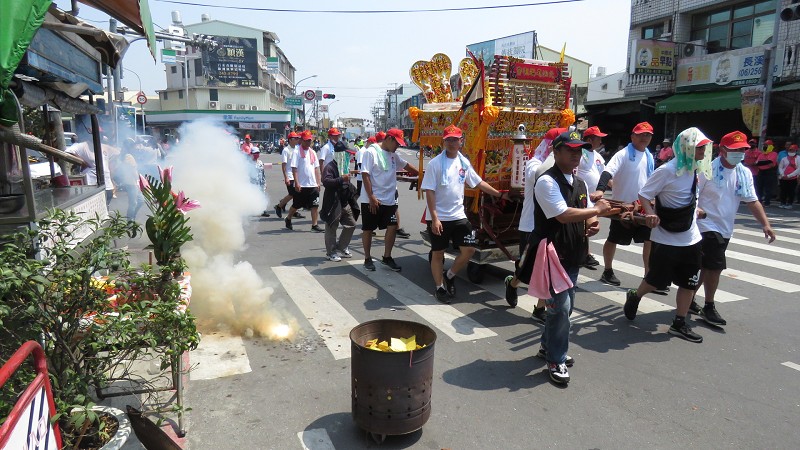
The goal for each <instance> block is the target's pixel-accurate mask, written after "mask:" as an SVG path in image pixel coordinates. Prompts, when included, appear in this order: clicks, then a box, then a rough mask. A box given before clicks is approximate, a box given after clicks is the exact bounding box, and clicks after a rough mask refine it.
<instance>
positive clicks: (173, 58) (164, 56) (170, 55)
mask: <svg viewBox="0 0 800 450" xmlns="http://www.w3.org/2000/svg"><path fill="white" fill-rule="evenodd" d="M161 62H162V63H164V64H175V63H176V62H178V58H177V53H176V52H175V50H170V49H166V48H164V49H161Z"/></svg>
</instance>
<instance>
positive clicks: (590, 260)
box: [583, 255, 600, 270]
mask: <svg viewBox="0 0 800 450" xmlns="http://www.w3.org/2000/svg"><path fill="white" fill-rule="evenodd" d="M599 265H600V261H598V260H596V259H594V256H592V255H588V256H586V261H584V262H583V267H585V268H587V269H589V270H597V266H599Z"/></svg>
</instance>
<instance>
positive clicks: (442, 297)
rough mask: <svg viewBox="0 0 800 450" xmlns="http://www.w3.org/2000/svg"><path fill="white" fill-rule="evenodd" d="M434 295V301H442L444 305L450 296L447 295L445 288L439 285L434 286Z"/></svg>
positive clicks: (447, 302)
mask: <svg viewBox="0 0 800 450" xmlns="http://www.w3.org/2000/svg"><path fill="white" fill-rule="evenodd" d="M434 296H435V297H436V301H438V302H439V303H444V304H446V305H449V304H450V297H449V296H448V295H447V290H446V289H445V288H443V287H441V286H439V287H438V288H436V292H435V293H434Z"/></svg>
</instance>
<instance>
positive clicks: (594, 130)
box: [583, 126, 608, 139]
mask: <svg viewBox="0 0 800 450" xmlns="http://www.w3.org/2000/svg"><path fill="white" fill-rule="evenodd" d="M589 136H597V137H606V136H608V134H606V133H603V132H602V131H600V127H596V126H595V127H589V128H587V129H586V131H584V132H583V138H584V139H586V138H587V137H589Z"/></svg>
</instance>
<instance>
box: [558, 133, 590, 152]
mask: <svg viewBox="0 0 800 450" xmlns="http://www.w3.org/2000/svg"><path fill="white" fill-rule="evenodd" d="M562 145H566V146H567V147H569V148H573V149H574V148H592V144H590V143H588V142H585V141H582V140H581V135H580V134H578V132H577V131H565V132H563V133H561V134H559V135H558V136H556V138H555V139H553V148H554V149H555V148H559V147H560V146H562Z"/></svg>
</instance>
